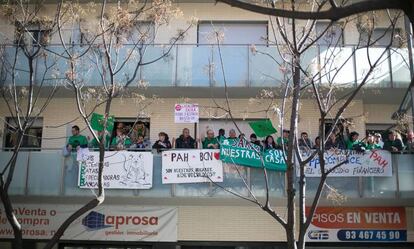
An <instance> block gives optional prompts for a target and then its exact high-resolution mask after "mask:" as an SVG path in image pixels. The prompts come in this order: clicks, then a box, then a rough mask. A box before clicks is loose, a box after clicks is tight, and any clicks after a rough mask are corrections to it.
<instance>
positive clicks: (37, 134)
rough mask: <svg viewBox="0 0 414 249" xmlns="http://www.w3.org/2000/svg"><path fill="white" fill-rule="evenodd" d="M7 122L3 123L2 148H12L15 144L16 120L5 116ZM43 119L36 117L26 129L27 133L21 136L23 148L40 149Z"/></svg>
mask: <svg viewBox="0 0 414 249" xmlns="http://www.w3.org/2000/svg"><path fill="white" fill-rule="evenodd" d="M6 121H7V123H6V124H5V125H4V127H5V128H4V135H5V136H4V141H3V149H4V150H12V149H13V147H14V146H15V144H16V142H17V141H16V138H17V137H16V136H17V133H16V124H17V122H16V120H14V119H13V118H6ZM42 134H43V119H42V118H38V119H36V121H35V122H34V123H33V125H32V126H31V127H30V128H28V129H27V133H26V134H25V136H24V138H23V143H22V146H21V147H22V149H24V150H40V148H41V146H42Z"/></svg>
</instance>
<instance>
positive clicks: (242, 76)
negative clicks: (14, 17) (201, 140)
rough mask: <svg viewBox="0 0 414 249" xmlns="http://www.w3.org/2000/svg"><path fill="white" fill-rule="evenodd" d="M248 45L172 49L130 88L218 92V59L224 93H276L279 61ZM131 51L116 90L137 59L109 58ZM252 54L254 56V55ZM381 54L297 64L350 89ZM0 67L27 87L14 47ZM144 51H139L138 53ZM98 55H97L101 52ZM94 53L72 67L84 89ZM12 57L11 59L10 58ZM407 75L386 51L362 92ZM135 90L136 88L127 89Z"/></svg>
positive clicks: (316, 55)
mask: <svg viewBox="0 0 414 249" xmlns="http://www.w3.org/2000/svg"><path fill="white" fill-rule="evenodd" d="M255 48H256V49H251V47H250V46H249V45H221V46H220V50H221V53H219V50H218V48H217V46H212V45H175V46H173V47H172V49H171V50H170V52H169V53H168V56H165V57H163V58H161V59H159V60H158V61H156V62H154V63H151V64H149V65H145V66H142V67H141V68H140V69H139V70H138V74H137V77H136V82H138V80H143V81H145V82H148V84H149V86H150V87H173V86H177V87H222V86H224V78H223V74H222V69H221V60H220V55H221V58H222V60H223V63H224V71H225V77H226V81H227V85H228V86H230V87H278V86H280V84H281V82H282V80H283V79H284V77H285V71H286V70H285V69H284V67H283V66H280V64H281V63H283V60H282V58H281V56H280V53H279V51H278V50H277V48H276V47H274V46H265V45H263V46H260V45H258V46H256V47H255ZM70 49H71V51H73V52H76V53H78V54H80V53H82V52H83V51H85V50H86V46H82V45H73V46H71V47H70ZM132 49H134V51H135V50H136V52H134V54H133V56H131V57H129V60H128V62H127V63H126V64H125V66H124V67H123V68H118V69H119V72H118V73H117V75H116V77H115V80H116V82H117V83H119V84H122V83H124V82H126V81H127V80H128V79H130V78H131V77H132V75H133V71H134V69H135V67H136V64H137V62H138V60H139V58H140V55H139V53H138V51H137V49H136V47H134V46H132V45H124V46H123V47H122V48H121V49H120V50H119V53H117V54H115V52H114V55H113V59H114V61H115V60H118V61H119V63H118V66H119V65H121V64H122V63H121V62H122V61H124V60H125V59H126V58H127V57H128V56H129V52H130V51H131V50H132ZM168 49H169V45H167V44H164V45H150V46H145V52H143V53H142V61H143V62H149V61H153V60H155V59H157V58H159V57H162V55H163V54H164V53H166V52H167V51H168ZM255 50H257V51H258V52H256V51H255ZM384 50H385V48H382V47H371V48H369V50H368V52H367V49H365V48H361V49H356V47H355V46H344V47H325V46H314V47H312V48H310V49H309V50H308V51H307V52H306V53H305V54H303V55H302V59H301V63H302V65H303V66H304V67H305V68H306V70H307V71H308V72H309V75H311V76H315V75H316V76H317V77H316V78H318V82H320V83H334V84H336V85H341V86H342V85H343V86H347V87H349V86H350V87H352V86H355V84H357V83H358V82H360V81H361V80H362V79H363V78H364V77H365V75H366V73H367V71H368V70H369V62H368V59H367V54H368V53H369V55H370V57H371V61H375V59H376V58H378V56H380V55H381V53H382V52H384ZM1 51H2V59H1V60H0V64H1V66H2V70H1V74H2V75H1V77H0V80H1V82H2V83H3V84H10V82H11V72H10V71H9V70H10V67H11V65H12V63H13V61H14V59H15V58H16V69H17V70H16V71H15V78H16V84H17V85H19V86H25V85H27V84H28V81H29V73H28V61H27V58H26V57H25V55H24V54H23V52H22V50H21V49H19V50H18V51H17V52H16V47H15V46H3V47H2V50H1ZM142 51H144V50H142ZM101 52H102V51H101ZM63 53H64V50H63V48H62V46H57V45H48V46H46V47H45V48H44V49H42V55H41V56H38V58H37V59H36V62H35V77H34V79H35V82H36V84H41V82H42V79H45V80H44V81H43V84H44V85H52V84H56V83H57V84H62V82H63V79H64V78H65V73H66V72H67V71H68V63H67V61H66V60H65V59H63V58H61V57H60V56H59V55H61V54H63ZM99 54H100V50H99V48H95V49H91V50H89V52H88V53H87V55H86V56H85V57H83V58H82V60H80V61H79V62H78V64H77V69H78V70H77V77H78V80H80V81H82V82H83V84H85V85H86V86H91V87H93V86H102V80H101V77H100V75H99V72H102V61H101V60H98V61H97V60H96V59H97V58H99V56H100V55H99ZM16 56H17V57H16ZM409 82H410V73H409V66H408V50H407V48H391V49H389V50H388V51H386V55H385V56H384V57H383V59H381V61H380V63H379V64H378V66H377V67H376V68H375V70H374V71H373V72H372V74H371V76H370V77H369V80H368V84H367V87H373V88H391V87H393V88H400V87H406V86H408V84H409ZM132 86H136V84H132Z"/></svg>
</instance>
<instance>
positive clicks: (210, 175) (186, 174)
mask: <svg viewBox="0 0 414 249" xmlns="http://www.w3.org/2000/svg"><path fill="white" fill-rule="evenodd" d="M210 181H213V182H222V181H223V164H222V162H221V161H220V150H176V151H164V152H163V153H162V183H163V184H168V183H194V182H210Z"/></svg>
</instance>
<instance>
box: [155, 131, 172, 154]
mask: <svg viewBox="0 0 414 249" xmlns="http://www.w3.org/2000/svg"><path fill="white" fill-rule="evenodd" d="M152 148H153V149H156V150H157V152H160V151H162V150H167V149H171V143H170V140H169V138H168V134H167V133H165V132H160V133H158V140H157V141H156V142H155V143H154V145H153V146H152Z"/></svg>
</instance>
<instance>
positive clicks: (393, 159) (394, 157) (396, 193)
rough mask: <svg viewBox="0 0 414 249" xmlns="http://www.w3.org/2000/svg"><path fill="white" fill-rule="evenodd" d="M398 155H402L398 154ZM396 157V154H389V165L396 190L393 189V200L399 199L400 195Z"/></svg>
mask: <svg viewBox="0 0 414 249" xmlns="http://www.w3.org/2000/svg"><path fill="white" fill-rule="evenodd" d="M398 155H402V154H398ZM396 157H397V155H396V154H391V163H392V165H393V167H392V170H393V171H394V172H393V173H394V174H393V175H395V177H396V180H395V185H396V189H395V198H397V199H400V198H401V194H400V179H399V175H398V163H397V161H398V160H396Z"/></svg>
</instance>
